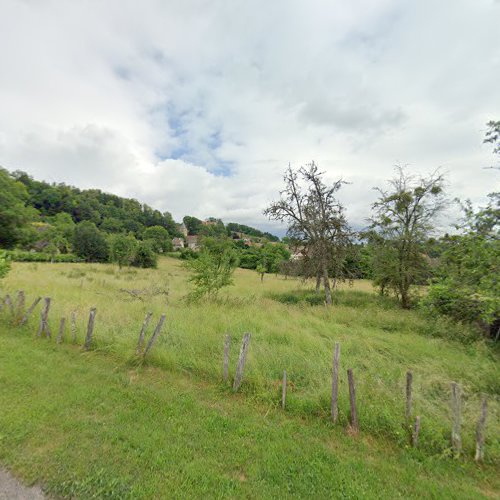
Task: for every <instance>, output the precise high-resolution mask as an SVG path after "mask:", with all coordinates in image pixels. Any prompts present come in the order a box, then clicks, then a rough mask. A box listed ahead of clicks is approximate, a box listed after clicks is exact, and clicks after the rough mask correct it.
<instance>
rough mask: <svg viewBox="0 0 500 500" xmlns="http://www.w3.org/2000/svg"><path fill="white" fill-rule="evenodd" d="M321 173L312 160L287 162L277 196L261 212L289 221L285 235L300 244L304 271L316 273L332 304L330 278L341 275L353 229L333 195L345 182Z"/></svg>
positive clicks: (318, 283)
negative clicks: (328, 179) (298, 165)
mask: <svg viewBox="0 0 500 500" xmlns="http://www.w3.org/2000/svg"><path fill="white" fill-rule="evenodd" d="M323 175H324V172H320V171H319V169H318V166H317V165H316V164H315V163H314V162H311V163H310V164H308V165H305V166H303V167H301V168H299V169H298V170H293V169H292V168H291V166H290V165H289V166H288V168H287V170H286V172H285V175H284V182H285V188H284V189H283V191H281V193H280V199H279V200H278V201H275V202H273V203H271V205H270V206H269V207H268V208H266V210H264V214H265V215H267V216H268V217H269V218H270V219H273V220H279V221H282V222H286V223H287V224H288V231H287V235H288V237H289V238H290V240H291V241H292V242H294V245H295V246H296V247H297V248H301V253H302V254H303V256H304V257H303V260H302V264H303V273H304V275H305V276H306V277H315V278H316V280H317V288H318V289H319V287H320V285H321V282H322V284H323V288H324V291H325V301H326V303H327V304H331V303H332V294H331V283H330V278H333V284H334V286H335V283H336V282H337V281H338V280H339V279H342V278H343V269H344V261H345V257H346V252H347V248H348V247H349V246H350V245H351V240H352V236H353V233H352V231H351V229H350V227H349V225H348V223H347V220H346V218H345V215H344V207H343V206H342V205H341V204H340V203H339V201H338V200H337V198H336V195H337V192H338V191H339V190H340V188H341V187H342V185H343V184H345V182H344V181H343V180H342V179H340V180H338V181H336V182H334V183H333V184H332V185H328V184H326V183H325V182H324V180H323Z"/></svg>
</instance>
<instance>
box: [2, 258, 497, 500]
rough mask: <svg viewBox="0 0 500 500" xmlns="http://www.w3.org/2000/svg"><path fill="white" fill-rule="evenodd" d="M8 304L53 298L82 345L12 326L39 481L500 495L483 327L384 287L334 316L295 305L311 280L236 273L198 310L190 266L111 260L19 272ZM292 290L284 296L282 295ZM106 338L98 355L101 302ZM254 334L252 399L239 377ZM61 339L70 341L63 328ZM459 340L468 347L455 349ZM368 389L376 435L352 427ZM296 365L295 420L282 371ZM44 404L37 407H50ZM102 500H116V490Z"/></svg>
mask: <svg viewBox="0 0 500 500" xmlns="http://www.w3.org/2000/svg"><path fill="white" fill-rule="evenodd" d="M2 286H3V289H4V290H3V292H2V294H4V293H5V292H6V291H7V292H9V293H11V294H13V293H14V292H15V291H16V290H19V289H23V290H25V291H26V293H27V296H28V299H27V301H28V302H31V300H33V298H34V297H36V296H38V295H42V296H50V297H52V299H53V304H52V308H51V312H50V324H51V326H52V330H53V332H56V331H57V325H58V323H59V318H60V317H61V316H65V317H67V318H69V315H70V314H71V312H72V311H76V313H77V320H78V332H77V344H78V345H75V344H73V343H72V342H71V340H70V338H69V333H68V332H67V333H66V339H65V341H64V342H63V343H62V344H61V345H57V344H56V343H55V341H54V338H53V339H52V340H46V339H37V338H36V337H35V331H36V327H37V324H38V313H37V314H36V315H35V316H34V317H33V318H32V319H31V320H30V322H29V324H28V325H27V326H25V327H12V326H11V322H10V320H9V316H8V314H7V313H6V312H5V309H4V311H3V313H2V316H1V323H0V325H1V326H0V330H1V333H0V342H1V348H0V353H1V354H0V357H1V364H0V366H1V368H0V376H1V384H0V404H1V405H2V408H3V411H2V412H1V413H0V427H1V429H2V435H1V439H0V461H1V463H3V464H4V465H6V466H8V467H9V468H11V469H12V470H13V471H14V472H16V473H17V474H19V475H21V476H22V477H23V478H24V479H25V480H27V481H28V482H35V481H40V482H41V483H43V484H44V485H46V487H47V488H48V490H49V491H51V492H53V493H56V494H60V495H65V496H71V495H74V496H76V497H80V498H89V497H90V496H91V495H92V494H95V495H97V496H98V497H104V496H105V494H107V498H126V497H127V496H130V497H131V498H151V497H171V496H174V497H182V496H191V497H199V496H204V495H207V494H208V495H214V494H215V492H217V496H219V497H235V496H239V497H241V496H243V497H256V496H258V497H261V498H262V497H264V498H272V497H274V498H276V497H279V496H292V497H306V496H311V495H314V496H315V497H318V498H326V497H332V496H339V497H345V498H360V497H363V498H380V497H387V498H395V497H405V498H417V497H418V498H422V497H423V498H472V497H474V498H482V497H484V498H488V497H491V498H492V497H494V496H495V495H496V494H497V493H498V491H499V483H498V477H497V474H496V472H497V466H498V463H499V460H500V445H499V442H498V439H497V437H498V435H499V432H500V428H499V424H498V422H499V418H498V417H499V416H500V404H499V401H498V395H499V393H500V388H499V385H498V381H499V380H500V377H499V371H498V352H497V350H495V348H494V347H492V346H490V345H489V344H486V343H485V342H484V341H477V340H473V338H474V337H473V336H472V335H471V334H470V332H469V331H468V329H467V328H466V327H462V326H458V325H456V324H453V323H451V322H448V321H446V320H444V319H442V318H429V317H424V316H422V315H421V314H420V313H419V312H417V311H402V310H400V309H398V308H396V307H395V306H394V305H393V303H392V302H391V301H390V300H385V299H384V300H382V299H379V298H378V297H377V296H375V295H374V294H372V293H371V286H370V285H369V284H368V283H367V282H363V281H361V282H356V283H355V287H354V289H349V288H345V289H343V290H341V291H339V292H338V293H337V294H336V297H335V300H336V304H335V305H334V306H333V307H331V308H325V307H324V306H309V305H307V304H301V303H299V304H285V303H282V302H280V301H278V300H276V299H277V298H278V299H280V300H281V299H282V298H283V297H286V294H290V292H291V291H293V290H295V289H297V288H304V286H305V287H306V288H307V287H309V285H301V282H300V281H297V280H293V279H288V280H285V279H283V278H276V277H274V276H267V277H266V279H265V280H264V282H263V283H262V284H261V283H260V280H259V277H258V275H257V274H256V273H255V272H250V271H245V270H237V272H236V283H235V286H234V287H231V288H230V289H228V292H227V293H225V294H224V295H223V297H222V298H221V300H220V301H219V302H217V303H211V304H207V303H199V304H187V303H186V302H185V301H184V300H183V297H184V296H185V294H186V293H187V288H186V275H185V270H184V269H183V268H182V267H181V265H180V263H179V261H178V260H176V259H170V258H161V259H160V264H159V269H158V270H147V269H144V270H141V269H131V268H128V269H122V270H121V271H120V270H118V268H117V267H114V266H111V265H108V264H92V265H90V264H30V263H14V264H13V269H12V271H11V273H10V274H9V275H8V276H7V277H6V278H5V279H4V280H3V283H2ZM283 294H285V295H283ZM92 306H96V307H97V316H96V328H95V345H94V346H93V349H92V350H91V351H90V352H88V353H84V352H82V351H81V348H80V347H79V345H81V344H82V342H83V339H84V335H85V326H86V319H87V316H88V311H89V308H90V307H92ZM147 311H152V312H153V318H154V321H157V319H158V318H159V316H160V314H161V313H163V312H166V313H167V320H166V323H165V327H164V330H163V333H162V334H161V336H160V337H159V340H158V342H157V344H156V345H155V347H154V348H153V350H152V351H151V356H150V357H149V358H148V360H147V363H146V364H145V365H141V364H138V362H137V359H136V358H135V356H134V350H135V345H136V342H137V337H138V333H139V330H140V327H141V324H142V321H143V319H144V315H145V313H146V312H147ZM247 331H248V332H251V334H252V337H251V343H250V350H249V357H248V360H247V366H246V371H245V376H244V381H243V385H242V387H241V390H240V391H239V392H238V393H237V394H234V393H233V392H232V390H231V389H230V387H229V386H228V385H226V384H224V383H223V382H222V376H221V375H222V352H223V342H224V336H225V334H226V333H230V334H231V336H232V345H231V354H230V376H231V377H232V376H233V375H234V366H235V364H236V360H237V356H238V351H239V343H240V341H241V337H242V335H243V333H244V332H247ZM53 337H55V334H54V335H53ZM452 338H453V339H460V340H461V342H458V341H457V340H449V339H452ZM335 342H339V343H340V345H341V376H340V396H339V413H340V415H339V424H338V425H336V426H334V425H333V424H332V423H331V422H330V419H329V406H330V397H329V394H330V385H331V358H332V349H333V345H334V343H335ZM347 368H352V369H353V371H354V376H355V379H356V389H357V398H358V412H359V420H360V428H361V430H360V434H359V435H358V436H352V435H351V434H350V433H349V432H346V430H347V429H348V420H349V403H348V397H349V396H348V392H347V380H346V379H347V377H346V376H345V371H346V369H347ZM284 369H286V370H287V373H288V387H289V392H288V397H287V406H286V409H285V411H283V410H282V409H281V407H280V395H281V377H282V374H283V370H284ZM409 369H410V370H412V371H413V374H414V384H415V385H414V391H415V393H414V414H415V415H416V414H418V415H420V416H421V418H422V429H421V435H420V442H419V447H418V448H417V449H412V448H411V447H410V446H409V444H408V443H409V440H408V432H407V429H406V428H405V426H404V380H405V373H406V371H407V370H409ZM451 381H456V382H458V383H459V384H460V385H461V387H462V388H463V392H464V415H463V426H462V439H463V455H462V457H461V458H459V459H453V458H451V453H450V444H449V434H450V426H451V424H450V404H449V398H450V389H449V388H450V382H451ZM482 394H486V395H487V397H488V403H489V408H488V412H489V414H488V423H487V433H486V454H485V463H484V464H483V465H477V464H475V463H474V462H473V460H472V457H473V454H474V431H475V424H476V421H477V417H478V413H479V406H480V398H481V395H482ZM34 395H36V397H34ZM99 495H100V496H99Z"/></svg>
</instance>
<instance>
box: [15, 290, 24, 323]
mask: <svg viewBox="0 0 500 500" xmlns="http://www.w3.org/2000/svg"><path fill="white" fill-rule="evenodd" d="M25 302H26V297H25V295H24V291H23V290H19V292H17V301H16V320H15V321H16V323H17V324H19V323H20V321H21V319H22V317H23V314H24V304H25Z"/></svg>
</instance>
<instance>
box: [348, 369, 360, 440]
mask: <svg viewBox="0 0 500 500" xmlns="http://www.w3.org/2000/svg"><path fill="white" fill-rule="evenodd" d="M347 380H348V381H349V401H350V404H351V430H352V431H353V432H354V433H355V434H357V433H358V432H359V422H358V411H357V409H356V387H355V385H354V374H353V372H352V368H349V369H348V370H347Z"/></svg>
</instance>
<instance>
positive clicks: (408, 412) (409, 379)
mask: <svg viewBox="0 0 500 500" xmlns="http://www.w3.org/2000/svg"><path fill="white" fill-rule="evenodd" d="M412 386H413V373H412V372H411V371H409V370H408V371H407V372H406V409H405V419H406V425H407V426H409V425H410V421H411V410H412Z"/></svg>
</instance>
